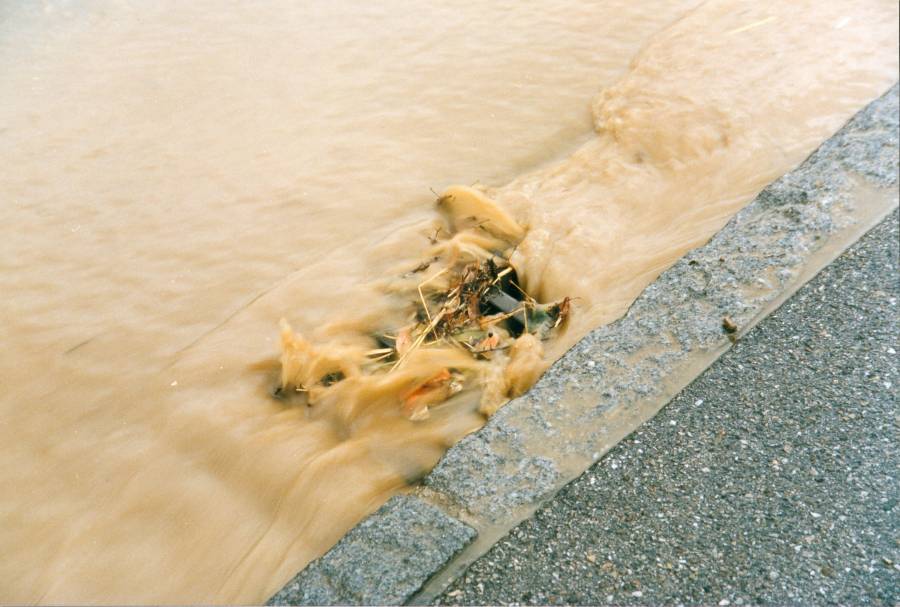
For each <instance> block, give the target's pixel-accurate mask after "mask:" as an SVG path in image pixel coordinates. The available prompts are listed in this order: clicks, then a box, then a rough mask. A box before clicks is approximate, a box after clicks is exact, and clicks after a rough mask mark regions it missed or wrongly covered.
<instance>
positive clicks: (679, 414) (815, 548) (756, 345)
mask: <svg viewBox="0 0 900 607" xmlns="http://www.w3.org/2000/svg"><path fill="white" fill-rule="evenodd" d="M898 236H900V234H898V215H897V213H896V212H894V213H893V214H892V215H891V216H890V217H889V218H887V219H886V220H885V221H883V222H882V223H881V224H880V225H879V226H878V227H876V228H875V229H874V230H872V231H871V232H869V233H868V234H867V235H866V236H864V237H863V238H862V239H861V240H860V241H859V242H858V243H856V245H854V246H853V247H852V248H851V249H849V250H848V251H847V252H845V253H844V254H843V255H842V256H841V257H839V258H838V259H837V260H836V261H835V262H834V263H832V264H831V265H830V266H828V267H827V268H826V269H825V270H824V271H823V272H822V273H821V274H819V275H818V276H817V277H816V278H814V279H813V280H812V281H811V282H810V283H808V284H807V285H806V286H805V287H804V288H803V289H801V290H800V291H799V292H798V293H797V294H795V295H794V297H792V298H791V299H790V300H789V301H788V302H787V303H786V304H785V305H784V306H782V307H781V308H780V309H779V310H778V311H776V312H775V313H774V314H772V315H771V316H769V317H768V318H767V319H765V320H764V321H763V322H762V323H760V325H759V326H757V327H756V328H755V329H754V330H752V331H751V332H750V333H749V334H748V335H746V336H745V337H744V339H742V340H741V341H740V342H739V343H738V344H736V346H735V347H734V348H733V349H732V350H731V351H729V352H728V353H726V354H725V355H724V356H723V357H722V358H720V359H719V360H718V361H717V362H716V363H715V364H714V365H713V366H711V367H710V368H709V369H708V370H707V371H706V372H705V373H704V374H703V375H702V376H701V377H699V378H698V379H697V380H696V381H694V382H693V383H692V384H691V385H690V386H689V387H688V388H686V389H685V390H684V391H682V393H680V394H679V395H678V396H677V397H676V398H675V399H674V400H673V401H672V402H671V403H670V404H669V405H668V406H666V407H665V408H664V409H663V410H662V411H661V412H660V414H659V415H657V416H656V417H655V418H654V419H653V420H651V421H650V422H648V423H647V424H645V425H644V426H642V427H641V428H640V429H639V430H638V431H637V432H636V433H634V434H633V435H631V436H630V437H628V438H627V439H625V440H624V441H622V442H621V443H620V444H619V445H617V446H616V447H615V448H614V449H613V450H611V451H610V452H609V453H608V454H607V456H606V457H604V458H603V459H602V460H600V461H599V462H598V463H597V464H596V465H594V466H593V467H592V468H590V469H589V470H588V471H586V472H585V473H584V474H583V475H582V476H580V477H579V478H578V479H576V480H575V481H573V482H572V483H570V484H569V485H567V486H566V487H565V488H564V489H563V490H562V491H561V492H560V493H558V494H557V495H556V496H555V497H554V498H553V499H552V500H551V501H550V502H549V503H547V504H546V505H545V506H544V507H542V508H541V509H540V510H539V511H538V512H537V513H536V515H535V516H534V517H533V518H532V519H529V520H527V521H525V522H524V523H522V524H520V525H519V526H518V527H516V528H515V529H514V530H513V531H512V532H511V533H510V534H509V535H508V536H507V537H506V538H504V539H503V540H501V541H500V542H499V543H498V544H497V545H495V546H494V547H493V548H492V549H491V550H490V551H489V552H488V553H487V554H485V555H484V556H483V557H481V558H480V559H479V560H477V561H476V562H475V563H473V564H472V565H471V566H470V567H469V569H468V570H467V571H466V572H465V573H464V574H463V575H462V576H461V577H460V578H458V579H457V580H456V581H455V582H454V583H453V584H452V585H451V586H450V587H449V588H448V589H447V590H446V591H445V592H444V593H443V594H442V595H440V596H439V597H437V599H436V600H435V603H438V604H449V605H471V604H479V605H482V604H515V603H520V604H610V603H611V604H634V605H657V604H686V605H689V604H705V605H729V604H730V605H746V604H762V603H768V604H773V603H774V604H804V605H806V604H833V603H839V604H854V605H856V604H884V605H895V604H897V603H898V602H900V517H898V514H900V506H898V503H900V486H898V483H897V472H898V464H900V451H898V447H897V445H898V443H900V441H898V438H900V436H898V435H900V433H898V425H900V415H898V410H897V407H896V405H897V397H898V388H900V369H898V363H897V353H896V349H897V348H898V347H900V345H898V334H900V323H898V320H900V316H898V306H897V301H898V298H900V275H898Z"/></svg>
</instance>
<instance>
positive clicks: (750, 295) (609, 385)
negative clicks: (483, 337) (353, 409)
mask: <svg viewBox="0 0 900 607" xmlns="http://www.w3.org/2000/svg"><path fill="white" fill-rule="evenodd" d="M897 108H898V86H897V85H896V84H895V85H894V86H893V87H892V88H891V89H890V90H889V91H888V92H887V93H885V95H883V96H882V97H881V98H879V99H877V100H876V101H873V102H872V103H871V104H870V105H869V106H867V107H866V108H865V109H863V110H861V111H860V112H859V113H858V114H857V115H856V116H855V117H854V118H853V119H852V120H851V121H850V122H848V123H847V125H845V126H844V127H843V128H842V129H841V130H840V131H839V132H838V133H837V134H835V135H834V136H833V137H832V138H831V139H829V140H828V141H826V142H825V143H824V144H823V145H822V146H821V147H820V148H819V149H818V150H816V152H814V153H813V154H812V155H811V156H810V157H809V158H808V159H807V160H806V161H805V162H804V163H803V164H802V165H801V166H800V167H798V168H797V169H795V170H793V171H791V172H790V173H788V174H786V175H785V176H784V177H782V178H780V179H778V180H777V181H775V182H774V183H772V184H771V185H770V186H768V187H767V188H766V189H765V190H763V192H761V193H760V194H759V196H758V197H757V198H756V199H755V200H754V201H753V202H751V203H750V204H749V205H747V206H746V207H745V208H744V209H743V210H742V211H740V212H739V213H738V214H737V215H736V216H735V217H734V218H733V219H732V220H731V221H730V222H729V223H728V224H727V225H726V226H725V227H724V228H723V229H722V230H721V231H720V232H719V233H718V234H716V235H715V236H714V237H713V238H712V240H711V241H710V242H709V243H708V244H707V245H705V246H703V247H701V248H699V249H695V250H694V251H691V252H690V253H688V254H687V255H686V256H685V257H684V258H682V259H681V260H680V261H679V262H677V263H676V264H675V265H673V266H672V267H671V268H670V269H668V270H667V271H666V272H664V273H663V274H662V275H661V276H660V277H659V278H658V279H657V280H656V281H655V282H654V283H653V284H651V285H650V286H649V287H647V289H646V290H645V291H644V292H643V293H642V294H641V296H640V297H639V298H638V299H637V300H636V301H635V303H634V304H633V305H632V307H631V308H630V310H629V311H628V313H627V314H626V315H625V317H623V318H622V319H620V320H618V321H616V322H614V323H612V324H610V325H606V326H604V327H600V328H598V329H596V330H595V331H592V332H591V333H589V334H588V335H587V336H586V337H585V338H583V339H582V340H581V341H580V342H579V343H578V344H576V345H575V346H574V347H573V348H572V349H571V350H569V352H567V353H566V354H565V355H564V356H563V357H562V358H561V359H560V360H559V361H557V362H556V363H555V364H554V365H553V366H552V367H551V368H550V369H549V370H548V371H547V373H545V374H544V376H543V377H542V378H541V380H540V381H539V382H538V383H537V384H536V385H535V386H534V387H533V388H532V389H531V390H530V391H529V392H528V393H527V394H525V395H524V396H522V397H519V398H517V399H515V400H514V401H512V402H510V403H509V404H507V405H506V406H505V407H504V408H503V409H501V410H500V411H499V412H498V413H497V414H496V415H494V416H493V417H492V418H491V419H490V420H489V421H488V423H487V424H486V425H485V426H484V427H483V428H482V429H481V430H480V431H478V432H476V433H474V434H472V435H470V436H468V437H466V438H465V439H463V440H462V441H460V442H459V443H458V444H457V445H455V446H454V447H452V448H451V449H450V450H449V451H448V452H447V453H446V454H445V455H444V457H443V459H442V460H441V461H440V462H439V463H438V465H437V466H436V467H435V469H434V470H433V471H432V472H431V474H430V475H429V476H428V477H426V479H425V480H424V486H425V489H424V490H419V494H418V497H415V496H408V497H403V498H397V497H395V498H393V499H392V500H391V501H389V502H388V503H387V504H386V505H385V506H384V507H383V508H382V509H381V510H379V511H378V512H376V513H375V514H373V515H372V516H371V517H369V518H368V519H366V520H365V521H364V522H363V523H360V525H358V526H357V527H356V528H354V529H353V530H351V531H350V532H349V533H348V534H347V536H345V537H344V539H343V540H341V541H340V542H339V543H338V544H337V545H336V546H335V547H334V548H332V550H331V551H329V552H328V553H327V554H326V555H324V556H323V557H322V558H320V559H319V560H317V561H315V562H313V563H311V564H310V565H309V566H308V567H307V568H306V569H305V570H304V571H302V572H301V573H300V574H298V575H297V576H296V577H295V578H294V579H293V580H292V581H291V582H290V583H289V584H288V585H287V586H285V588H284V589H282V590H281V591H280V592H279V593H278V594H277V595H275V596H274V597H273V598H272V599H271V601H270V602H271V603H272V604H285V603H292V604H336V603H341V604H361V603H362V604H400V603H403V602H406V601H408V600H410V599H411V598H413V597H414V595H415V594H416V593H417V592H419V591H420V589H421V588H422V587H423V585H424V584H425V583H426V582H427V581H428V580H429V579H430V578H431V577H432V576H433V575H434V574H435V573H436V572H438V571H439V570H440V569H441V568H442V567H443V566H444V565H446V564H447V563H449V562H450V561H451V560H452V559H453V558H454V556H455V555H456V554H457V553H458V552H459V551H460V550H462V549H463V548H464V547H465V545H467V544H468V543H469V542H471V541H472V539H473V538H474V537H475V536H476V530H475V529H476V528H477V529H480V528H487V527H489V526H493V527H495V528H496V527H506V528H509V527H511V526H512V525H513V524H514V523H516V522H518V519H520V518H521V516H522V512H523V511H529V510H533V509H534V508H535V507H537V506H538V505H539V504H540V503H541V502H542V501H544V500H545V499H547V498H548V497H550V496H551V495H552V494H553V493H555V492H556V491H557V490H558V489H559V488H560V486H561V485H562V484H563V483H564V482H565V481H566V480H567V478H571V476H574V475H573V474H572V471H571V469H570V468H571V466H572V464H571V462H572V461H573V460H578V461H583V460H585V459H587V461H588V463H589V462H590V460H596V459H598V458H599V457H600V455H601V453H600V452H597V451H595V449H596V446H597V445H598V444H604V443H606V444H608V443H609V442H610V440H611V438H612V442H613V443H614V442H615V441H616V440H617V439H618V438H621V437H618V438H616V437H610V436H608V435H607V431H606V425H607V424H606V423H605V420H607V419H608V418H609V416H612V415H626V416H628V415H630V416H632V417H633V421H634V424H635V425H636V424H637V423H640V422H641V421H642V420H643V419H646V418H647V417H649V416H650V415H652V414H653V413H655V411H656V410H658V409H659V407H661V406H662V405H664V404H665V403H666V402H667V401H668V400H669V399H670V398H671V396H672V395H673V394H672V393H671V392H670V391H667V389H668V388H667V386H666V379H667V378H668V377H670V376H672V375H673V374H675V373H676V372H677V370H679V369H682V368H684V367H685V366H686V365H687V364H688V363H689V362H690V360H691V359H692V356H693V355H695V354H697V353H701V354H702V353H705V354H706V355H707V356H708V357H709V358H710V361H711V360H713V359H714V358H715V357H716V356H718V355H720V354H721V353H722V352H724V351H725V350H727V349H728V348H729V347H730V345H731V343H732V340H733V339H735V338H736V337H740V336H741V335H743V334H744V333H745V332H746V330H748V329H749V328H750V327H751V326H752V325H753V323H754V322H755V321H756V320H758V316H759V315H760V314H761V313H763V312H764V311H765V310H766V308H767V306H769V305H770V304H772V303H773V302H775V301H776V300H777V299H778V297H779V296H781V295H782V294H783V293H784V291H785V290H786V289H787V288H788V287H789V286H790V285H791V284H792V282H793V281H795V280H797V277H798V276H800V275H801V273H802V270H803V266H804V263H805V262H806V261H807V260H809V259H810V257H811V256H812V255H813V254H814V253H815V252H816V251H817V250H819V249H820V248H821V247H822V246H823V245H824V243H826V242H827V240H828V237H829V236H830V235H832V234H834V233H836V232H838V231H839V230H841V229H842V228H845V227H848V226H849V225H851V224H852V223H853V221H854V220H853V217H852V213H853V211H854V205H855V202H854V197H853V195H852V193H853V192H854V188H855V187H856V186H857V185H858V184H859V182H860V181H862V182H864V183H866V184H867V185H868V186H870V187H873V188H889V187H895V186H896V184H897V173H898V109H897ZM726 316H727V317H728V318H729V319H731V321H733V322H734V323H735V324H736V325H737V327H738V331H737V334H736V335H729V334H728V333H727V332H726V331H723V318H724V317H726ZM573 395H576V398H575V400H574V402H571V401H572V397H573ZM564 399H568V401H567V403H566V407H561V406H560V402H561V401H562V400H564ZM647 402H653V403H655V404H654V409H653V410H652V411H650V412H649V414H647V412H644V413H642V412H641V411H640V410H639V409H640V407H641V403H647ZM644 406H646V405H644ZM610 446H611V445H610ZM579 458H580V460H579ZM578 466H580V469H584V468H585V467H586V464H583V463H579V464H578ZM423 499H424V500H428V501H433V502H435V503H440V504H441V507H442V508H444V509H445V510H447V511H448V512H452V513H453V514H454V515H456V516H457V517H458V518H462V519H463V520H465V521H466V522H467V523H469V524H470V525H471V526H469V525H467V524H464V523H462V522H460V521H459V520H456V518H454V517H453V516H450V515H449V514H446V513H445V512H444V511H443V510H441V509H440V508H438V507H437V506H433V505H430V504H427V503H425V502H424V501H422V500H423ZM415 517H419V518H415ZM413 521H416V522H413ZM473 527H474V528H473ZM401 531H402V533H401ZM413 534H419V535H421V536H423V537H417V538H413ZM427 536H430V537H427ZM423 546H424V547H426V548H420V547H423ZM414 556H415V557H416V558H413V557H414ZM420 556H421V558H419V557H420ZM426 557H427V558H426Z"/></svg>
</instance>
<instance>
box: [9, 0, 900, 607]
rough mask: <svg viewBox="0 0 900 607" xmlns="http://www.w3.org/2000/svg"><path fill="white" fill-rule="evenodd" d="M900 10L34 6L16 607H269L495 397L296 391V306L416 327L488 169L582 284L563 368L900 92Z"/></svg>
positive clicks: (17, 358)
mask: <svg viewBox="0 0 900 607" xmlns="http://www.w3.org/2000/svg"><path fill="white" fill-rule="evenodd" d="M897 13H898V8H897V4H896V3H895V2H890V1H884V2H881V1H865V2H863V1H859V2H821V1H819V2H811V1H810V2H794V3H778V2H761V3H760V2H753V3H751V2H741V1H737V0H723V1H718V2H706V3H700V2H699V1H698V0H693V1H683V2H646V3H630V2H624V1H607V0H604V1H603V2H599V3H591V4H585V3H580V2H568V1H564V0H557V1H555V2H553V3H541V4H540V5H528V4H523V3H513V2H503V1H497V2H494V1H492V2H487V3H485V2H478V3H475V2H472V3H468V4H463V5H459V6H450V5H449V4H442V3H439V2H428V3H416V4H407V3H400V2H393V3H392V2H389V3H387V4H384V3H381V4H379V5H378V6H374V5H371V4H370V3H362V2H355V1H351V2H340V3H330V4H328V5H311V6H298V5H296V4H293V3H279V2H252V1H243V2H237V3H235V6H233V7H230V8H229V10H227V11H223V10H222V9H221V6H220V5H219V4H218V3H210V2H206V1H200V2H195V3H191V4H184V3H167V2H159V3H156V4H154V5H153V6H151V5H145V4H135V5H132V4H130V3H127V2H115V1H112V0H110V1H101V0H98V1H96V2H88V3H85V4H79V5H75V4H72V3H68V2H46V3H44V4H42V5H37V4H27V5H23V6H12V5H4V6H3V7H2V8H0V65H2V69H0V90H2V93H3V95H2V99H3V100H2V101H0V159H2V164H3V167H4V171H3V175H2V177H0V200H2V204H0V220H2V224H3V226H4V237H3V238H2V239H0V292H2V294H3V297H2V299H0V334H2V337H3V343H4V345H5V347H4V349H3V352H2V353H0V386H2V395H0V462H2V463H3V465H2V466H0V522H2V525H0V549H2V551H3V553H4V554H5V555H6V558H4V559H3V560H2V561H0V588H2V590H0V601H4V602H26V603H34V602H41V603H85V602H90V603H116V602H130V603H132V602H133V603H159V602H162V603H167V602H168V603H171V602H181V603H185V602H187V603H190V602H217V603H259V602H263V601H265V599H266V598H267V597H268V596H269V595H270V594H272V593H273V592H274V591H276V590H277V589H278V588H279V587H280V586H281V585H282V584H283V583H284V582H286V581H287V580H288V579H289V578H290V577H291V576H292V575H293V574H294V573H296V572H297V571H298V570H299V569H300V568H302V567H303V566H304V565H305V564H306V563H307V562H309V561H310V560H311V559H313V558H315V557H316V556H318V555H320V554H321V553H322V552H324V551H325V550H327V548H328V547H329V546H331V545H332V544H333V543H334V542H335V541H336V540H337V539H338V538H339V537H340V536H341V535H342V534H343V533H344V532H345V531H346V530H347V529H348V528H349V527H351V526H352V525H353V524H355V523H356V522H357V521H358V520H360V518H362V517H363V516H365V515H366V514H367V513H369V512H371V511H372V510H374V509H375V508H377V507H378V506H379V505H380V504H381V503H382V502H383V501H384V500H385V499H387V498H388V497H389V496H390V495H392V494H393V493H395V492H397V491H401V490H403V489H404V487H406V486H408V485H409V483H411V482H414V481H415V480H417V479H418V478H420V477H421V476H422V475H423V474H424V473H426V472H427V470H428V469H430V467H431V466H433V465H434V463H435V462H436V461H437V460H438V459H439V458H440V456H441V454H442V453H443V452H444V450H445V449H446V448H447V447H449V446H450V445H452V444H453V443H454V442H455V441H457V440H458V439H459V438H461V437H462V436H464V435H465V434H466V433H468V432H470V431H472V430H474V429H477V428H478V427H480V425H481V424H482V423H483V422H484V416H483V415H481V414H480V413H479V412H478V405H477V403H478V399H479V395H478V389H479V385H477V382H476V383H475V384H473V385H470V386H468V387H467V389H466V390H465V391H463V393H462V394H460V396H459V397H458V398H456V399H454V400H452V401H449V402H447V403H446V404H445V405H444V406H438V407H435V408H434V409H433V410H432V411H431V416H430V418H429V419H427V420H425V421H418V422H414V421H410V420H409V419H407V417H405V416H404V415H402V414H401V412H400V410H399V407H398V406H397V403H396V402H395V401H396V396H397V394H396V393H395V392H391V390H390V389H387V388H385V389H384V390H383V391H381V392H378V394H377V397H376V396H373V394H374V393H373V392H372V390H370V389H369V387H368V386H362V387H359V385H357V384H354V385H353V387H354V389H353V390H351V389H350V388H346V389H345V390H343V391H335V392H333V394H334V396H332V398H331V399H330V401H329V400H328V399H326V405H328V404H329V403H330V405H331V406H316V407H306V406H298V405H297V404H296V403H292V402H289V401H288V402H286V401H284V400H278V399H274V398H272V391H273V387H274V386H275V383H276V382H277V377H278V373H279V362H278V357H279V354H280V347H281V344H280V343H279V320H280V319H282V318H284V319H286V320H287V321H288V322H290V324H291V326H292V327H293V329H294V330H295V331H297V332H298V333H300V334H302V335H304V336H306V337H308V338H309V339H310V340H311V342H312V343H315V344H321V345H323V346H324V345H327V344H333V343H340V344H345V345H350V344H352V345H358V346H359V347H364V346H365V345H366V343H367V341H369V340H371V337H370V336H371V334H372V333H373V332H376V331H382V330H387V329H397V328H398V327H399V326H400V325H401V324H402V323H403V322H406V320H407V318H406V315H407V314H408V310H407V309H406V308H405V307H403V305H402V302H399V301H398V298H397V297H396V296H393V295H391V294H390V292H391V289H392V288H393V287H394V286H395V282H394V279H395V277H398V276H400V275H402V274H403V272H405V271H408V270H409V269H411V268H415V267H416V266H417V265H418V264H420V263H421V262H422V261H423V259H426V258H427V257H428V255H429V253H428V250H429V248H430V246H431V244H430V241H429V237H433V235H434V234H435V229H436V227H440V226H441V225H442V224H441V222H440V219H439V216H438V214H437V213H436V212H435V208H434V199H435V194H434V193H432V190H433V191H434V192H437V193H441V192H443V191H444V190H445V189H446V188H447V187H448V186H451V185H453V184H466V185H473V184H475V185H478V186H480V187H483V188H484V189H485V191H486V193H487V195H488V196H489V197H490V198H491V199H493V200H495V201H496V202H497V204H498V205H499V208H500V209H502V210H503V212H505V213H508V214H509V216H510V217H511V218H513V219H514V220H515V222H516V223H517V224H519V225H520V226H522V232H523V236H521V237H517V238H515V239H513V241H510V242H509V244H510V245H511V247H512V249H514V251H515V252H514V253H513V255H512V258H511V261H512V264H513V266H514V267H515V269H516V271H517V274H518V278H519V280H520V281H521V283H522V286H523V288H525V289H526V290H527V291H528V292H529V293H531V294H532V295H534V296H535V297H536V298H537V299H539V300H540V301H554V300H559V299H561V298H564V297H572V298H576V299H575V300H574V305H573V311H572V315H571V320H570V322H569V323H568V324H567V325H566V326H565V327H563V328H562V330H561V331H559V332H557V333H555V334H554V337H553V339H551V340H549V341H547V342H546V343H545V344H544V349H545V355H544V357H543V359H542V361H543V364H550V363H551V362H552V361H553V360H554V359H555V358H558V357H559V356H560V355H561V354H562V353H563V352H565V350H566V349H567V348H568V347H570V346H571V345H572V344H573V343H575V341H577V339H578V338H579V337H580V336H582V335H583V334H584V333H586V332H587V331H589V330H590V329H591V328H593V327H595V326H598V325H599V324H603V323H606V322H610V321H612V320H614V319H615V318H617V317H619V316H621V314H623V313H624V312H625V310H627V307H628V305H629V304H630V303H631V301H633V299H634V298H635V297H636V296H637V295H638V294H639V293H640V291H641V290H642V289H643V288H644V287H645V286H646V285H647V284H649V283H650V282H652V280H653V279H654V278H655V277H656V276H658V274H659V273H660V272H661V271H663V270H664V269H665V268H666V267H668V266H669V265H670V264H671V263H673V262H674V261H675V260H676V259H678V258H679V257H680V256H681V255H682V254H683V253H684V252H685V251H687V250H689V249H690V248H693V247H696V246H698V245H701V244H703V243H704V242H705V241H706V240H707V239H708V238H710V237H711V236H712V235H713V234H714V233H715V232H716V231H717V230H718V229H719V228H720V227H721V226H722V225H724V223H725V222H726V221H727V220H728V218H729V217H731V216H732V215H733V214H734V213H735V212H736V211H737V210H738V209H740V208H741V207H742V206H743V205H744V204H746V203H747V202H748V201H749V200H751V199H752V198H753V196H754V195H755V194H756V193H757V192H758V191H759V190H760V189H761V188H762V187H764V186H765V185H766V184H767V183H769V182H770V181H772V180H773V179H775V178H777V177H778V176H779V175H781V174H783V173H784V172H785V171H787V170H789V169H790V168H792V167H793V166H795V165H796V164H798V163H799V162H801V161H802V160H803V159H804V158H805V157H806V156H807V155H808V154H809V153H810V152H811V151H812V150H814V149H815V148H816V147H817V146H818V145H819V144H820V143H821V142H822V141H823V140H824V139H826V138H827V137H828V136H829V135H830V134H831V133H833V132H834V131H835V130H837V129H838V128H839V127H840V126H841V125H842V124H843V123H844V122H845V121H846V120H847V119H848V118H849V117H850V116H852V115H853V114H854V113H855V112H856V111H857V110H858V109H860V108H861V107H862V106H864V105H865V104H866V103H867V102H868V101H870V100H872V99H873V98H875V97H877V96H878V95H879V94H881V93H882V92H883V91H884V90H886V89H887V88H888V87H889V86H890V85H891V84H892V82H893V81H895V80H896V78H897V69H898V65H897V63H898V60H897V56H896V48H897V42H898V41H897V31H896V23H897V17H898V14H897ZM443 238H444V237H441V239H439V240H442V239H443ZM424 277H427V276H423V278H424ZM376 346H377V345H376V344H374V343H373V344H369V345H368V346H366V347H372V348H374V347H376ZM422 364H423V366H425V367H427V366H428V365H431V367H429V368H431V369H432V370H431V371H424V372H423V373H424V376H423V377H427V376H428V375H429V373H431V374H433V373H434V372H435V371H437V370H439V369H442V368H445V367H448V366H453V365H452V364H451V363H450V362H448V361H447V360H446V359H444V360H440V359H437V360H433V361H428V362H427V363H422ZM344 383H345V382H340V384H339V386H340V385H341V384H344ZM348 385H349V384H348ZM357 388H358V389H357Z"/></svg>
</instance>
